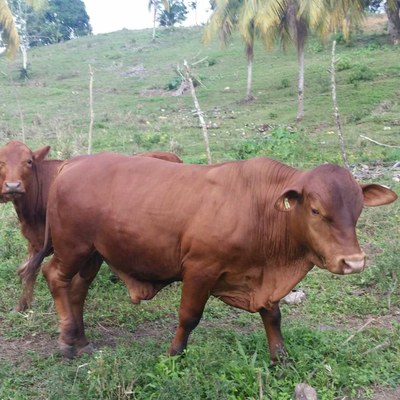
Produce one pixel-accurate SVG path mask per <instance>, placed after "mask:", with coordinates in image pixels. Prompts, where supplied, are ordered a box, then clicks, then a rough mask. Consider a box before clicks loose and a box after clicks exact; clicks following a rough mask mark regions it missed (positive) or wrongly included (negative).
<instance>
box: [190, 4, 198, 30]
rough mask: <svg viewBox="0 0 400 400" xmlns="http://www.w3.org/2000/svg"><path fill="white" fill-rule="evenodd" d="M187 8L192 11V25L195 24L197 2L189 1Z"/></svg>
mask: <svg viewBox="0 0 400 400" xmlns="http://www.w3.org/2000/svg"><path fill="white" fill-rule="evenodd" d="M189 7H190V8H191V9H192V10H193V11H194V23H195V25H198V24H197V0H193V1H189Z"/></svg>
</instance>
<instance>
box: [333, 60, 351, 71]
mask: <svg viewBox="0 0 400 400" xmlns="http://www.w3.org/2000/svg"><path fill="white" fill-rule="evenodd" d="M350 68H351V60H350V59H349V58H347V57H343V58H341V59H339V61H338V62H337V63H336V70H337V71H339V72H340V71H345V70H346V69H350Z"/></svg>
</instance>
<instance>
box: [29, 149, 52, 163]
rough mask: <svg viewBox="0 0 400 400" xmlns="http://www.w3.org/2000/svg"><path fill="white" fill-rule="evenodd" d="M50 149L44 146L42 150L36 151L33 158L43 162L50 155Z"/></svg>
mask: <svg viewBox="0 0 400 400" xmlns="http://www.w3.org/2000/svg"><path fill="white" fill-rule="evenodd" d="M50 149H51V147H50V146H44V147H42V148H40V149H37V150H35V151H34V152H33V158H34V159H35V160H36V161H42V160H43V159H44V158H45V157H46V156H47V154H49V151H50Z"/></svg>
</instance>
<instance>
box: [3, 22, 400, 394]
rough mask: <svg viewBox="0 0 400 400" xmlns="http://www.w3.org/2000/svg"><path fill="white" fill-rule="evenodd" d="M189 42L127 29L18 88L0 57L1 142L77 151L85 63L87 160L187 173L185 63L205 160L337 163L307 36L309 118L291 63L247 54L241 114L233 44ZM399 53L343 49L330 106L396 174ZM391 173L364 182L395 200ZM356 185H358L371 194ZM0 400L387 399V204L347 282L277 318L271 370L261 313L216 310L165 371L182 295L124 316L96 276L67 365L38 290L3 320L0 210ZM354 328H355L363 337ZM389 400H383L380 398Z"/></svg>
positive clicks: (352, 144) (318, 49) (103, 276)
mask: <svg viewBox="0 0 400 400" xmlns="http://www.w3.org/2000/svg"><path fill="white" fill-rule="evenodd" d="M201 35H202V31H201V29H200V28H191V29H175V30H167V29H166V30H160V31H159V37H158V40H157V42H156V43H155V44H153V43H151V32H150V31H149V30H143V31H127V30H123V31H121V32H116V33H112V34H106V35H99V36H95V37H91V38H82V39H78V40H74V41H71V42H69V43H61V44H58V45H53V46H47V47H44V48H40V49H32V50H30V52H29V57H30V79H29V80H27V81H20V80H18V73H19V68H20V64H19V60H16V61H15V62H13V63H11V64H8V63H7V62H6V60H4V59H3V58H1V59H0V72H1V74H0V88H1V93H2V97H1V101H0V111H1V119H0V139H1V142H2V143H5V142H6V141H8V140H10V139H13V138H20V137H21V136H20V132H21V122H20V112H21V113H22V115H23V120H24V128H25V133H26V136H27V142H28V145H30V146H32V147H39V146H42V145H45V144H51V145H52V153H51V155H52V157H69V156H71V155H73V154H79V153H84V152H85V151H86V146H87V131H88V127H89V106H88V104H89V103H88V102H89V93H88V90H89V89H88V87H89V64H90V65H91V66H92V68H93V70H94V111H95V124H94V150H95V151H102V150H113V151H120V152H124V153H132V152H139V151H146V150H175V151H177V152H179V154H180V156H181V157H182V158H183V160H184V161H185V162H195V163H204V162H206V154H205V150H204V145H203V141H202V136H201V129H200V128H199V125H198V120H197V117H196V116H194V114H193V108H194V107H193V103H192V99H191V97H190V95H188V94H186V95H184V96H171V95H170V92H168V91H166V90H165V87H166V85H168V84H170V82H173V81H174V80H175V79H176V77H177V73H176V65H177V64H180V65H182V63H183V60H184V59H186V60H188V62H190V63H193V62H196V61H198V60H201V59H202V58H204V57H207V58H206V60H205V61H204V62H201V63H199V64H196V65H195V66H194V67H193V73H194V74H195V75H196V76H197V77H198V78H199V79H200V81H201V82H202V84H203V86H198V87H197V89H196V90H197V96H198V99H199V102H200V105H201V107H202V109H203V111H204V113H205V118H206V121H207V123H208V124H209V125H210V126H212V127H213V129H210V130H209V135H210V144H211V149H212V155H213V159H214V161H223V160H234V159H243V158H249V157H254V156H258V155H263V156H271V157H274V158H277V159H279V160H282V161H284V162H286V163H289V164H291V165H295V166H298V167H301V168H309V167H312V166H314V165H316V164H320V163H323V162H338V163H340V162H341V155H340V151H339V146H338V140H337V135H336V127H335V125H334V121H333V118H332V111H331V110H332V102H331V94H330V77H329V74H328V73H327V69H328V68H329V66H330V48H329V46H328V45H321V44H320V43H319V42H317V41H316V40H315V39H313V38H311V40H310V41H309V44H308V48H307V54H306V76H305V82H306V88H305V90H306V92H305V94H306V97H305V118H304V120H303V121H302V122H301V123H300V124H299V125H296V124H295V123H294V120H295V116H296V107H297V105H296V96H297V95H296V79H297V67H296V55H295V53H294V51H289V52H288V53H286V54H285V53H282V52H281V51H279V50H275V51H273V52H270V53H269V52H266V51H265V50H264V49H263V48H262V47H261V46H259V45H257V47H256V52H255V54H256V57H255V64H254V94H255V96H256V97H257V99H256V100H255V101H254V102H251V103H244V102H243V101H242V99H243V98H244V95H245V88H246V64H245V56H244V49H243V44H242V43H241V42H240V40H239V39H238V38H234V40H233V42H232V43H231V44H230V45H229V46H228V47H227V48H226V49H221V48H220V47H219V45H218V44H217V43H213V44H211V45H210V46H208V47H204V46H203V45H202V44H201ZM399 51H400V48H399V47H398V46H397V47H396V46H395V47H393V46H389V45H388V44H387V43H385V40H384V38H383V37H381V36H377V35H376V34H369V33H368V32H365V33H363V34H362V35H360V36H358V37H355V38H354V39H353V42H352V44H351V46H349V45H344V44H341V45H338V48H337V53H338V57H339V58H340V60H341V61H340V62H338V66H340V67H339V68H338V69H340V71H338V72H337V92H338V102H339V108H340V112H341V118H342V123H343V129H344V135H345V139H346V146H347V151H348V156H349V160H350V163H351V164H352V165H357V166H359V164H360V163H362V164H366V165H370V166H371V165H374V164H378V165H393V164H394V162H395V161H398V160H399V159H400V151H399V149H396V148H390V147H383V146H378V145H376V144H373V143H371V142H369V141H366V140H364V139H362V138H360V135H366V136H368V137H371V138H373V139H375V140H378V141H379V142H382V143H386V144H390V145H399V144H400V122H399V113H400V102H399V98H400V97H399V93H400V92H399V82H400V67H399V62H398V60H399ZM393 176H394V171H390V170H387V171H386V172H385V173H383V174H382V175H379V176H378V177H376V178H375V179H374V181H376V182H379V183H382V184H386V185H389V186H391V187H392V188H394V190H395V191H397V193H399V191H400V184H399V183H398V182H396V181H394V180H393ZM372 180H373V179H372V178H369V179H368V181H372ZM0 216H1V229H0V399H13V400H14V399H24V400H25V399H82V398H98V399H171V398H174V399H259V398H260V393H262V394H263V396H264V397H263V398H264V399H273V400H276V399H277V400H281V399H291V398H292V394H293V392H294V388H295V386H296V384H298V383H300V382H307V383H308V384H310V385H312V386H313V387H314V388H315V389H316V390H317V392H318V396H319V398H320V399H326V400H332V399H336V398H338V399H339V398H340V399H342V398H344V397H345V396H347V397H346V398H348V399H369V398H371V399H372V398H374V392H376V391H377V390H378V389H379V391H383V392H384V393H387V394H390V393H392V391H393V390H395V388H396V387H399V385H400V381H399V380H400V361H399V360H400V350H399V349H400V322H399V314H400V292H399V280H400V273H399V268H398V260H399V259H400V254H399V239H398V238H399V237H400V230H399V227H400V205H399V202H396V203H394V204H392V205H390V206H385V207H378V208H371V209H365V210H364V212H363V214H362V216H361V218H360V221H359V224H358V233H359V238H360V243H361V245H362V246H363V247H364V248H365V251H366V253H367V255H368V257H369V260H368V269H367V270H366V271H364V272H363V273H362V274H359V275H356V276H346V277H342V276H341V277H339V276H333V275H331V274H329V273H327V272H326V271H321V270H319V269H314V270H313V271H312V272H311V273H310V274H309V275H308V276H307V277H306V278H305V279H304V280H303V281H302V282H301V283H300V285H299V286H300V287H301V288H302V289H303V290H305V292H306V296H307V299H306V301H305V302H304V303H303V304H300V305H296V306H286V305H284V306H282V313H283V320H282V324H283V334H284V336H285V342H286V345H287V348H288V353H289V359H288V360H287V362H286V363H284V364H283V365H280V366H277V367H275V368H270V367H269V355H268V349H267V345H266V338H265V333H264V331H263V328H262V323H261V321H260V318H259V316H258V315H252V314H249V313H246V312H242V311H239V310H236V309H233V308H230V307H228V306H226V305H225V304H223V303H221V302H220V301H218V300H216V299H211V300H210V301H209V303H208V304H207V307H206V310H205V313H204V317H203V319H202V321H201V323H200V325H199V327H198V328H196V330H195V331H194V333H193V335H192V336H191V339H190V343H189V347H188V350H187V352H186V353H185V355H184V356H182V357H168V356H166V353H167V349H168V347H169V344H170V341H171V339H172V337H173V334H174V330H175V327H176V324H177V313H178V307H179V299H180V284H174V285H171V286H170V287H168V288H166V289H164V290H163V291H161V292H160V293H159V294H158V295H157V296H156V297H155V298H154V299H153V300H151V301H149V302H143V303H142V304H141V305H138V306H134V305H132V304H131V303H130V301H129V296H128V293H127V290H126V288H125V286H124V285H123V284H122V283H120V282H117V283H112V282H111V281H110V276H111V273H110V272H109V270H108V268H107V267H106V266H103V267H102V268H101V271H100V273H99V275H98V277H97V278H96V279H95V281H94V282H93V285H92V287H91V289H90V291H89V295H88V299H87V303H86V312H85V320H86V327H87V331H88V335H89V337H90V338H91V340H92V341H93V342H94V345H95V347H96V349H97V351H96V353H95V354H94V355H92V356H88V355H85V356H82V357H81V358H78V359H74V360H71V361H66V360H62V359H61V357H60V356H59V355H58V352H57V336H58V332H57V316H56V313H55V310H54V306H53V302H52V298H51V295H50V293H49V291H48V288H47V286H46V284H45V282H44V279H43V278H42V277H39V279H38V286H37V290H36V293H35V303H34V305H33V308H32V310H30V311H28V312H26V313H19V314H11V313H10V312H9V311H10V310H11V309H12V307H13V305H14V304H15V302H16V300H17V298H18V295H19V291H20V285H19V282H18V280H17V277H16V275H15V268H16V267H17V265H19V264H20V263H21V262H22V261H23V260H24V258H25V255H26V252H27V246H26V243H25V241H24V240H23V239H22V238H21V235H20V233H19V227H18V221H17V218H16V216H15V213H14V210H13V208H12V206H11V205H10V204H5V205H2V206H1V207H0ZM360 328H362V329H360ZM387 397H389V395H388V396H387Z"/></svg>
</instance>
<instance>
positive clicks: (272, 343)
mask: <svg viewBox="0 0 400 400" xmlns="http://www.w3.org/2000/svg"><path fill="white" fill-rule="evenodd" d="M260 315H261V318H262V321H263V324H264V328H265V332H266V334H267V339H268V345H269V353H270V356H271V364H276V363H277V362H278V361H279V358H280V357H281V356H282V355H284V353H285V348H284V345H283V337H282V332H281V310H280V308H279V303H276V304H275V305H274V306H273V308H271V309H268V310H267V309H265V308H264V309H262V310H260Z"/></svg>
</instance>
